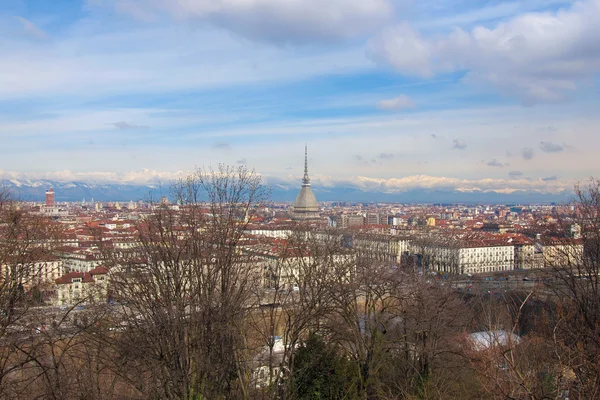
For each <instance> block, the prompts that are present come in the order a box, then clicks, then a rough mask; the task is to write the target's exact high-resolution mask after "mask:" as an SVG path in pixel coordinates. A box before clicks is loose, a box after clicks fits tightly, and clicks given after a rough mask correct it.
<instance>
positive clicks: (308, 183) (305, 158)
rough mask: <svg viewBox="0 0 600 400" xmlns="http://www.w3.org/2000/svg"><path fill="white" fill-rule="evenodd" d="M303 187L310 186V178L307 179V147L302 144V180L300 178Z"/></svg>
mask: <svg viewBox="0 0 600 400" xmlns="http://www.w3.org/2000/svg"><path fill="white" fill-rule="evenodd" d="M302 184H303V185H304V186H310V178H309V177H308V146H307V145H306V144H304V178H302Z"/></svg>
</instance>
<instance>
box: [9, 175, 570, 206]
mask: <svg viewBox="0 0 600 400" xmlns="http://www.w3.org/2000/svg"><path fill="white" fill-rule="evenodd" d="M0 185H2V186H5V187H7V188H8V189H9V190H10V191H11V192H12V194H13V195H14V196H15V197H16V198H18V199H21V200H23V201H43V200H44V198H45V192H46V190H48V189H50V188H53V189H54V192H55V199H56V201H57V202H61V201H82V200H84V199H85V200H86V201H91V200H92V199H94V200H97V201H130V200H133V201H137V200H148V199H150V198H153V199H157V198H160V197H162V196H167V197H169V193H170V191H169V187H170V183H169V182H162V183H158V182H155V183H151V184H146V185H139V184H138V185H136V184H118V183H91V182H59V181H50V180H15V179H13V180H6V181H4V182H2V183H0ZM299 189H300V187H299V185H298V187H295V186H293V185H273V186H271V199H272V200H273V201H294V199H295V198H296V195H297V194H298V190H299ZM313 191H314V192H315V195H316V196H317V200H318V201H345V202H381V203H465V204H475V203H488V204H490V203H498V204H507V203H552V202H555V203H565V202H568V201H569V200H571V198H572V193H571V192H568V191H564V192H560V193H558V194H550V193H540V192H537V191H526V190H519V191H514V192H512V193H500V192H496V191H489V190H488V191H483V190H473V191H468V192H465V191H460V190H451V189H447V190H440V189H412V190H408V191H402V192H394V193H390V192H380V191H376V190H372V191H365V190H362V189H360V188H354V187H327V188H326V187H320V186H318V185H314V186H313Z"/></svg>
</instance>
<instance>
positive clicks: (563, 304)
mask: <svg viewBox="0 0 600 400" xmlns="http://www.w3.org/2000/svg"><path fill="white" fill-rule="evenodd" d="M573 206H574V209H575V216H576V217H575V218H574V219H573V220H572V221H571V222H572V223H575V224H577V225H578V226H579V227H580V228H581V239H580V240H577V239H572V238H560V239H558V240H556V241H555V243H553V246H552V250H553V251H552V252H551V254H550V256H551V257H548V252H546V251H545V253H546V254H545V255H546V257H547V260H546V265H547V267H548V268H547V272H548V274H549V275H548V276H549V279H550V280H551V281H552V282H551V283H550V284H549V288H550V290H552V292H553V293H554V294H555V297H554V299H555V301H556V304H557V313H556V315H555V316H554V321H553V322H554V324H555V325H554V327H553V329H552V339H553V341H554V343H555V351H556V354H557V357H558V359H559V360H560V362H561V364H562V368H563V370H564V371H565V374H566V375H568V374H573V376H574V377H575V378H576V379H575V380H576V383H575V384H574V385H573V387H572V391H573V393H578V395H579V396H581V397H584V398H597V397H599V396H600V363H599V362H598V360H600V181H599V180H597V179H590V181H589V182H588V183H587V184H586V185H583V186H582V185H577V186H576V187H575V200H574V202H573ZM565 236H566V235H565ZM545 250H546V249H545Z"/></svg>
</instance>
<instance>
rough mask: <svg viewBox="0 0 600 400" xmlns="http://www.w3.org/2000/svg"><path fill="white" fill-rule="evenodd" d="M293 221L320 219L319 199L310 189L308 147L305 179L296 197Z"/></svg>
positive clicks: (305, 158) (305, 157) (305, 152)
mask: <svg viewBox="0 0 600 400" xmlns="http://www.w3.org/2000/svg"><path fill="white" fill-rule="evenodd" d="M292 218H293V219H318V218H319V205H318V204H317V198H316V197H315V194H314V193H313V191H312V189H311V188H310V178H309V177H308V155H307V150H306V147H305V148H304V178H302V189H300V193H298V196H297V197H296V202H295V203H294V211H293V214H292Z"/></svg>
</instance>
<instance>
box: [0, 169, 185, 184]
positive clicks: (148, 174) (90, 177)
mask: <svg viewBox="0 0 600 400" xmlns="http://www.w3.org/2000/svg"><path fill="white" fill-rule="evenodd" d="M189 173H191V171H176V172H164V171H157V170H154V169H149V168H144V169H141V170H138V171H127V172H122V173H117V172H106V171H104V172H103V171H97V172H75V171H71V170H62V171H46V172H17V171H3V170H1V169H0V181H1V180H41V179H43V180H51V181H59V182H70V181H84V182H92V183H122V184H148V183H155V182H158V181H174V180H177V179H179V178H182V177H184V176H186V175H187V174H189Z"/></svg>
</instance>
